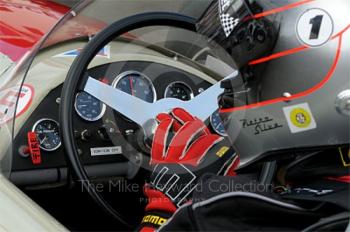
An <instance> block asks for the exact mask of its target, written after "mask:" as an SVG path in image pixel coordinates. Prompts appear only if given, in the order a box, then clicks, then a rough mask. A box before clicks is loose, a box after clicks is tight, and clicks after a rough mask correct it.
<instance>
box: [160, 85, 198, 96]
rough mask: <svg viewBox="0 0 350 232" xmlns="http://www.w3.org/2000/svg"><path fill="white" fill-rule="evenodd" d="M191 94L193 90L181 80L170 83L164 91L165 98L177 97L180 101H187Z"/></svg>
mask: <svg viewBox="0 0 350 232" xmlns="http://www.w3.org/2000/svg"><path fill="white" fill-rule="evenodd" d="M193 96H194V95H193V90H192V89H191V88H190V87H189V86H188V85H187V84H185V83H183V82H173V83H170V84H169V85H168V86H167V87H166V89H165V93H164V97H165V98H177V99H180V100H182V101H189V100H191V99H192V98H193Z"/></svg>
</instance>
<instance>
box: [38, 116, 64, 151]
mask: <svg viewBox="0 0 350 232" xmlns="http://www.w3.org/2000/svg"><path fill="white" fill-rule="evenodd" d="M43 121H51V122H53V123H56V125H57V128H58V130H59V129H60V124H59V123H58V122H57V121H56V120H54V119H52V118H42V119H39V120H38V121H36V122H35V123H34V125H33V128H32V132H35V128H36V127H37V126H38V125H39V124H40V123H42V122H43ZM58 133H59V131H58ZM58 136H59V137H60V143H59V144H58V145H57V146H56V147H54V148H51V149H47V148H45V147H43V146H41V145H39V147H40V149H42V150H44V151H56V150H57V149H59V148H60V147H61V145H62V139H61V136H60V134H58ZM39 144H40V143H39Z"/></svg>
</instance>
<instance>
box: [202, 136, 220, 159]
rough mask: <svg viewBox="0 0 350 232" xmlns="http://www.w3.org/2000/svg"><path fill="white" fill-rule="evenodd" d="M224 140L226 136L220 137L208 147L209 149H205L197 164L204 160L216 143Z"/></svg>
mask: <svg viewBox="0 0 350 232" xmlns="http://www.w3.org/2000/svg"><path fill="white" fill-rule="evenodd" d="M222 140H224V137H219V138H218V139H217V140H215V141H214V142H213V143H212V144H211V145H210V146H209V147H208V148H207V150H205V152H204V153H203V154H202V156H201V157H200V158H199V160H198V161H197V164H199V163H200V162H202V160H203V159H204V156H205V155H206V154H207V152H208V151H209V150H210V148H212V147H213V146H214V145H215V144H217V143H219V142H221V141H222Z"/></svg>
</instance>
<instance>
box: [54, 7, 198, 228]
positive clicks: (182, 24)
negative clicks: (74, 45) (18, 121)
mask: <svg viewBox="0 0 350 232" xmlns="http://www.w3.org/2000/svg"><path fill="white" fill-rule="evenodd" d="M195 23H196V21H195V19H194V18H192V17H189V16H185V15H181V14H176V13H168V12H150V13H143V14H138V15H134V16H130V17H127V18H124V19H121V20H119V21H117V22H114V23H112V24H111V25H109V26H108V27H106V28H105V29H103V30H102V31H101V32H99V33H98V34H97V35H95V36H94V37H93V38H92V39H91V40H90V41H89V43H88V44H87V45H86V46H85V48H84V49H83V50H82V52H81V53H80V55H78V57H77V58H76V59H75V60H74V62H73V63H72V65H71V67H70V69H69V72H68V74H67V77H66V80H65V82H64V85H63V88H62V93H61V104H60V115H59V121H60V125H61V126H60V130H61V131H60V133H61V136H62V143H63V145H64V148H65V151H66V152H65V154H66V159H67V161H68V165H69V167H70V168H71V169H72V170H73V179H74V180H75V181H79V182H81V184H82V187H83V188H84V190H86V191H87V192H88V193H89V195H90V196H91V197H92V198H93V199H94V201H95V202H96V203H97V204H98V205H99V206H100V207H101V208H103V209H104V210H105V211H106V212H107V213H108V214H110V215H111V216H113V217H114V218H115V219H117V220H118V221H119V222H120V223H122V224H123V225H125V226H127V227H129V228H132V226H131V225H130V224H129V223H128V222H127V220H125V219H124V217H123V216H122V215H121V214H120V213H119V212H118V211H117V210H115V209H114V208H113V207H112V206H111V205H110V204H109V203H108V202H107V201H105V200H104V198H103V197H102V195H101V194H100V193H98V192H97V191H96V190H95V189H94V188H93V187H92V185H91V184H90V179H89V176H88V174H87V172H86V171H85V168H84V165H83V163H82V161H81V159H80V156H79V154H78V152H77V146H76V143H75V138H74V131H73V123H72V121H73V120H72V115H73V106H74V94H75V92H76V90H77V89H78V87H79V86H84V85H85V83H84V82H85V81H86V76H84V74H85V72H86V69H87V67H88V64H89V63H90V62H91V60H92V59H93V58H94V57H95V56H96V54H97V53H98V52H99V51H100V50H101V49H102V48H103V47H104V46H105V45H106V44H108V43H109V42H110V41H111V40H112V39H114V38H117V37H119V36H121V35H123V34H124V33H126V32H129V31H131V30H135V29H139V28H143V27H147V26H171V27H175V28H181V29H186V30H191V31H196V26H195ZM84 78H85V80H84Z"/></svg>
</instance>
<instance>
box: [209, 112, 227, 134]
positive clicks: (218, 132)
mask: <svg viewBox="0 0 350 232" xmlns="http://www.w3.org/2000/svg"><path fill="white" fill-rule="evenodd" d="M216 112H217V111H215V112H214V113H212V114H211V115H210V117H209V122H210V125H211V128H213V130H214V131H215V133H217V134H218V135H221V136H223V137H227V136H228V134H227V132H225V133H222V132H220V131H219V130H217V129H216V128H215V127H214V125H213V121H212V119H213V115H214V114H215V113H216Z"/></svg>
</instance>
